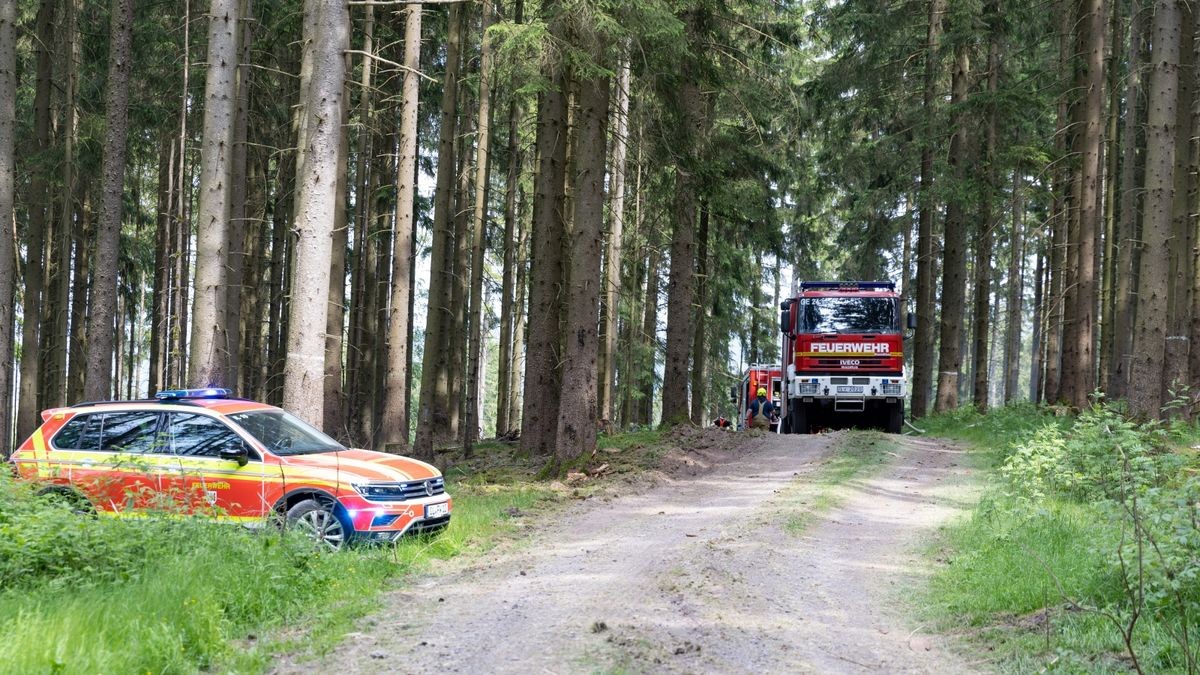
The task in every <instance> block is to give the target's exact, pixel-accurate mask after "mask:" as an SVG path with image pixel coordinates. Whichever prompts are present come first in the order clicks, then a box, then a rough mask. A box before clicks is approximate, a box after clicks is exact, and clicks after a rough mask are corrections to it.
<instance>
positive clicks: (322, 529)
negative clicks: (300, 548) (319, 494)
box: [287, 499, 354, 551]
mask: <svg viewBox="0 0 1200 675" xmlns="http://www.w3.org/2000/svg"><path fill="white" fill-rule="evenodd" d="M287 525H288V527H289V528H292V529H295V530H297V531H299V532H303V533H304V534H306V535H308V536H309V537H311V538H312V540H313V541H315V542H317V543H319V544H321V545H323V546H327V547H328V548H330V549H332V550H334V551H339V550H341V549H342V548H345V547H346V545H348V544H349V543H350V540H351V538H352V537H353V536H354V528H353V527H351V526H350V523H348V522H346V519H345V518H344V517H343V516H342V515H341V514H339V513H338V512H337V508H336V507H335V506H334V505H333V504H329V503H325V502H321V501H318V500H316V499H305V500H304V501H302V502H297V503H296V504H295V505H293V506H292V507H291V508H290V509H288V510H287Z"/></svg>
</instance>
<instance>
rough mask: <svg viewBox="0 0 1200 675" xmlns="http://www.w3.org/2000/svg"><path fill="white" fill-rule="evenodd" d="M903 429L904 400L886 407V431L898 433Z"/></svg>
mask: <svg viewBox="0 0 1200 675" xmlns="http://www.w3.org/2000/svg"><path fill="white" fill-rule="evenodd" d="M901 431H904V401H897V402H896V403H893V404H892V405H890V406H888V408H887V432H888V433H889V434H898V433H900V432H901Z"/></svg>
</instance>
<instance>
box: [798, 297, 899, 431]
mask: <svg viewBox="0 0 1200 675" xmlns="http://www.w3.org/2000/svg"><path fill="white" fill-rule="evenodd" d="M780 309H781V310H782V311H781V312H780V330H781V331H782V333H783V362H784V363H785V364H786V372H785V374H784V381H785V387H786V396H785V397H784V410H783V415H784V424H783V427H784V429H783V431H786V432H790V433H793V434H807V433H811V432H812V431H814V430H815V429H819V428H822V427H828V426H835V425H837V426H852V427H881V428H883V429H885V430H886V431H888V432H889V433H894V434H897V433H900V431H901V430H902V428H903V426H904V397H905V396H906V395H907V394H908V373H907V371H906V368H905V365H904V346H903V345H904V337H905V336H904V334H903V332H902V330H901V328H900V296H899V295H898V294H897V293H896V286H895V284H894V283H892V282H890V281H849V282H838V281H802V282H800V283H799V284H798V286H797V288H796V292H795V295H794V297H792V298H789V299H788V300H786V301H784V302H783V303H782V304H781V306H780ZM916 318H917V317H916V315H915V314H909V316H908V328H910V329H911V328H915V322H916Z"/></svg>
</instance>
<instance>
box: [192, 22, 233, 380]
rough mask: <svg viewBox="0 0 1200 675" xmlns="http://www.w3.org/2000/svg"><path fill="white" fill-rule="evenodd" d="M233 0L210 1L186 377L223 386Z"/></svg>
mask: <svg viewBox="0 0 1200 675" xmlns="http://www.w3.org/2000/svg"><path fill="white" fill-rule="evenodd" d="M238 9H239V8H238V0H212V2H211V5H210V12H209V13H210V20H209V29H208V61H207V63H208V70H207V75H206V76H205V82H204V145H203V146H202V149H201V152H200V206H199V214H198V222H197V224H196V268H195V273H196V278H195V286H194V288H195V290H194V292H193V293H192V337H191V355H190V357H189V358H188V382H189V383H190V384H191V385H192V386H194V387H211V386H225V385H228V384H230V383H229V382H228V380H227V377H228V370H229V354H228V353H227V351H226V350H227V349H228V347H229V338H228V336H227V334H226V332H225V331H226V330H228V327H229V324H228V317H227V316H226V315H225V308H226V300H227V294H228V288H227V284H228V281H227V277H226V264H227V262H228V258H229V213H230V209H229V205H230V195H229V192H230V178H231V177H232V175H231V169H232V167H233V139H234V135H233V131H234V124H235V120H234V118H235V116H236V112H237V71H238V68H237V64H238V32H239V31H238Z"/></svg>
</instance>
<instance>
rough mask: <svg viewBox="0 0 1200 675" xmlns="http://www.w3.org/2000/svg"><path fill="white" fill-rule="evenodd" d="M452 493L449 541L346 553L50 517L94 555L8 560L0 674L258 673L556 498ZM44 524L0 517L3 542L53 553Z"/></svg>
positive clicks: (190, 529)
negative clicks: (21, 539) (12, 574)
mask: <svg viewBox="0 0 1200 675" xmlns="http://www.w3.org/2000/svg"><path fill="white" fill-rule="evenodd" d="M450 489H451V491H452V494H454V496H455V508H454V518H453V520H452V521H451V525H450V527H449V528H447V529H446V530H445V531H444V532H443V533H442V535H441V536H439V537H437V538H432V539H431V538H409V539H405V540H404V541H402V542H401V543H400V544H399V545H397V546H395V547H358V548H354V549H352V550H349V551H345V552H341V553H331V552H323V551H320V550H317V549H316V548H315V547H314V546H313V545H312V544H311V543H310V542H308V541H307V540H304V539H303V538H300V537H298V536H281V535H279V534H278V533H268V532H257V533H256V532H251V531H247V530H244V529H242V528H238V527H236V526H232V527H231V526H224V525H216V524H212V523H207V522H203V521H199V520H190V519H182V520H181V519H173V520H157V519H145V520H110V519H91V518H87V517H81V516H76V515H73V514H70V513H69V512H62V511H59V512H56V513H53V514H51V515H54V516H57V517H60V518H65V519H67V520H66V521H65V522H67V524H68V527H69V529H71V530H72V532H75V533H76V534H78V533H79V532H87V533H89V534H88V537H89V538H88V541H89V542H90V543H89V545H90V548H89V549H88V550H87V551H84V552H83V553H85V554H86V555H73V556H72V557H71V563H72V565H74V567H75V569H74V570H73V571H70V572H68V571H64V570H63V569H61V568H60V567H54V566H48V565H45V564H42V563H44V560H43V557H46V556H43V557H37V558H35V559H34V561H35V562H38V563H39V565H40V567H36V566H34V565H32V564H30V563H28V562H24V561H21V560H18V559H16V556H15V555H10V556H8V559H7V560H4V559H2V558H0V564H4V563H12V564H13V565H16V564H18V563H19V564H21V565H23V566H24V567H25V569H26V570H27V574H26V575H24V576H20V577H17V578H16V579H12V578H8V579H6V580H5V585H6V587H7V588H6V590H4V591H3V592H0V632H2V634H3V635H4V636H5V639H4V640H2V641H0V672H3V673H33V672H63V673H98V672H109V673H135V672H142V673H147V672H152V673H190V672H197V671H200V670H231V671H235V672H254V671H260V670H263V669H264V668H265V667H266V666H267V665H268V664H269V663H270V656H271V654H272V653H274V652H276V651H279V650H283V649H290V648H293V647H295V646H296V645H297V644H301V643H302V644H303V645H304V646H305V648H306V649H308V650H315V651H318V652H319V651H321V650H323V649H327V648H329V647H331V646H332V645H333V644H335V643H336V642H337V641H338V640H339V639H340V637H341V635H343V634H344V633H345V629H346V628H347V627H348V626H350V625H352V622H353V621H355V620H356V619H358V618H360V617H362V616H363V615H365V614H366V613H367V612H368V611H370V610H371V609H374V608H375V607H376V605H375V604H374V602H373V600H374V599H375V598H376V597H377V596H378V594H379V593H380V592H382V591H383V590H386V589H387V588H389V587H391V586H393V585H394V584H396V583H398V582H399V581H400V580H401V578H402V577H403V576H404V575H405V574H408V573H410V572H413V571H418V570H423V569H428V568H429V567H430V566H431V565H436V564H437V562H438V561H439V560H444V559H446V558H449V557H451V556H455V555H459V554H461V553H464V552H473V551H480V550H484V549H486V548H487V547H489V546H491V545H492V544H494V543H495V541H497V539H498V538H499V537H502V536H504V535H505V533H506V532H510V531H512V529H513V525H512V523H513V521H514V519H513V518H512V517H511V516H510V514H512V513H519V512H521V511H525V510H528V509H532V508H534V507H535V506H536V505H537V504H538V503H539V501H541V500H543V499H545V498H546V497H547V494H548V493H547V492H546V491H545V490H543V489H541V488H540V487H538V486H536V485H533V484H528V483H524V484H518V483H513V484H509V485H505V486H490V487H488V486H478V485H471V484H469V483H465V482H464V483H462V484H451V486H450ZM17 492H20V491H19V490H17ZM27 496H28V495H22V494H15V495H14V494H12V491H10V493H9V494H7V495H6V498H7V499H6V503H5V504H3V506H6V507H10V510H9V512H10V513H11V512H12V509H11V507H13V506H14V504H19V501H18V500H20V499H24V498H26V497H27ZM40 509H42V507H41V506H39V505H34V506H32V507H30V510H31V511H32V512H33V513H34V514H35V515H36V514H37V513H40V511H39V510H40ZM47 522H49V521H48V519H46V520H40V519H38V518H36V517H34V516H30V517H29V518H27V519H25V521H23V522H22V521H14V519H12V518H0V531H3V534H5V535H8V536H25V537H26V539H28V540H29V541H30V542H32V544H31V545H32V546H33V548H36V547H37V545H38V543H39V542H40V541H42V540H45V541H46V542H48V543H46V544H45V546H44V547H43V548H47V547H50V546H53V545H54V543H55V541H54V540H53V538H52V537H51V535H49V534H45V535H44V536H43V529H45V526H46V524H47ZM22 526H23V527H24V528H25V530H27V531H26V532H24V533H22V530H21V528H22ZM75 553H79V552H78V551H75ZM117 558H123V559H121V560H117ZM37 569H43V570H45V572H44V573H38V572H36V570H37ZM14 582H15V583H14Z"/></svg>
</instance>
